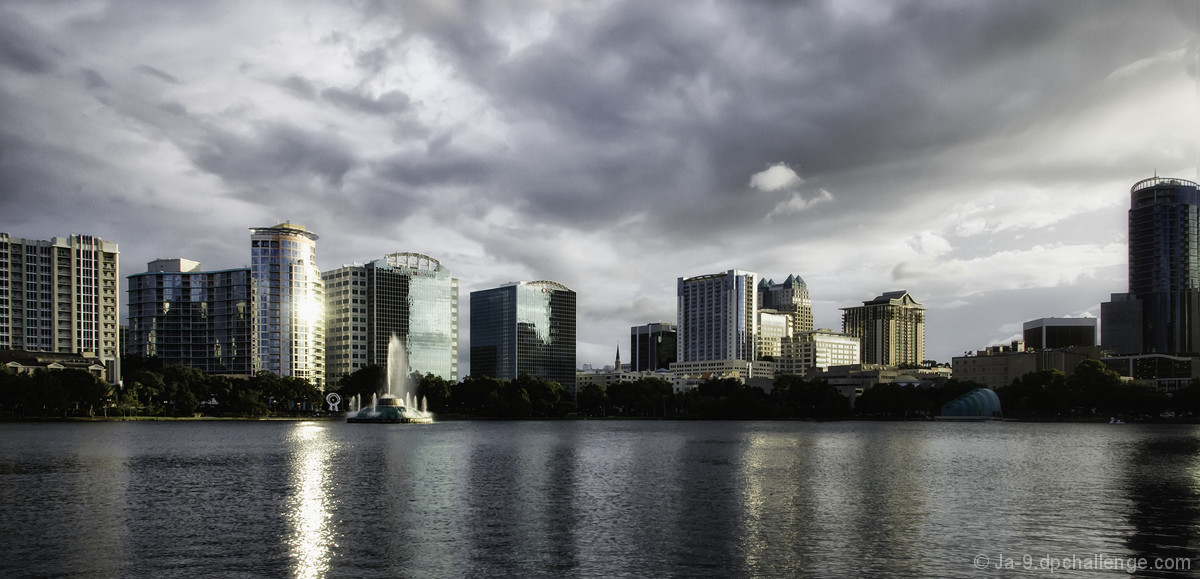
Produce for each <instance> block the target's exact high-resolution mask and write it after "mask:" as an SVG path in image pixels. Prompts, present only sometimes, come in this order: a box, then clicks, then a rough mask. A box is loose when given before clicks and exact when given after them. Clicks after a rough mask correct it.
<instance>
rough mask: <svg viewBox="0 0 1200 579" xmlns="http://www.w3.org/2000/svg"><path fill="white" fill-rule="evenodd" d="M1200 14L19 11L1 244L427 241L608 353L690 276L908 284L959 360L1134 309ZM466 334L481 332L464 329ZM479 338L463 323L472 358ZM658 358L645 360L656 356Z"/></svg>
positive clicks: (454, 264)
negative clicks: (1121, 304)
mask: <svg viewBox="0 0 1200 579" xmlns="http://www.w3.org/2000/svg"><path fill="white" fill-rule="evenodd" d="M1198 22H1200V17H1198V15H1197V3H1196V2H1193V1H1190V0H1181V1H1153V0H1151V1H1145V2H1126V1H1107V2H1106V1H1100V0H1086V1H1070V0H1056V1H1036V2H1027V1H1014V0H995V1H990V2H988V1H984V2H959V1H945V2H936V1H916V2H896V1H892V0H880V1H877V2H876V1H865V0H864V1H858V0H855V1H836V2H834V1H831V2H772V1H740V0H739V1H732V0H731V1H728V2H704V1H699V2H670V1H654V2H645V1H642V0H632V1H628V2H620V1H617V2H609V1H583V2H574V1H569V0H553V1H549V0H511V1H487V2H483V1H478V2H476V1H453V0H447V1H441V2H382V1H381V2H371V1H358V2H304V1H287V2H282V1H281V2H240V1H237V2H193V1H190V0H189V1H177V2H168V1H161V2H159V1H156V2H143V1H140V0H138V1H129V2H120V1H112V2H108V1H99V0H97V1H79V2H67V1H46V0H31V1H27V2H26V1H20V0H4V1H2V2H0V231H5V232H8V233H10V234H11V235H13V236H17V237H27V238H34V239H48V238H50V237H53V236H65V235H70V234H73V233H84V234H91V235H97V236H100V237H103V238H105V239H109V240H113V241H116V242H117V243H118V244H119V245H120V250H121V261H122V275H129V274H133V273H139V272H143V271H145V263H146V262H147V261H150V260H152V259H155V258H159V257H186V258H189V259H195V260H198V261H200V262H202V264H203V266H204V267H205V268H206V269H222V268H228V267H240V266H243V265H246V264H247V263H248V262H249V239H250V233H249V231H248V228H249V227H255V226H269V225H274V224H276V223H279V222H281V221H284V220H291V221H293V222H295V223H300V224H304V225H306V226H308V227H309V228H310V229H311V230H313V231H315V232H316V233H317V234H318V235H320V237H321V240H320V242H319V245H318V259H319V265H320V267H321V268H322V269H333V268H335V267H337V266H339V265H341V264H346V263H351V262H364V261H368V260H372V259H378V258H380V257H382V256H383V255H384V254H386V253H391V252H397V251H417V252H422V253H426V254H429V255H431V256H433V257H435V258H437V259H439V260H440V261H441V262H442V263H443V265H445V266H447V267H449V268H450V269H451V270H452V271H453V272H454V274H455V275H456V276H457V277H459V279H460V280H461V292H462V293H461V301H462V303H463V306H464V307H463V309H464V310H465V309H466V304H467V303H468V301H469V300H468V294H469V292H471V291H474V290H479V289H486V288H489V287H494V286H496V285H500V284H503V283H507V282H510V281H517V280H537V279H549V280H554V281H558V282H561V283H564V284H566V285H567V286H569V287H571V288H572V289H574V290H575V291H576V292H578V296H579V362H580V364H586V363H590V364H595V365H603V364H605V363H611V360H612V358H613V353H614V350H615V349H616V347H617V346H618V345H621V347H622V351H626V352H627V350H628V340H629V327H630V326H631V325H638V324H644V323H648V322H654V321H674V319H675V282H676V278H677V277H680V276H684V277H689V276H694V275H702V274H707V273H715V272H720V271H725V270H728V269H732V268H737V269H744V270H749V271H753V272H757V273H758V274H760V275H762V276H764V277H767V278H774V279H776V280H782V279H783V278H785V277H787V276H788V274H798V275H800V276H801V277H802V278H803V279H804V280H805V281H806V282H807V283H808V287H809V291H810V293H811V294H812V298H813V309H814V315H815V318H816V324H817V326H818V327H830V328H834V329H840V327H841V312H840V311H839V308H843V307H848V306H854V305H858V304H860V303H861V302H862V301H864V300H868V299H871V298H873V297H874V296H876V295H879V294H881V293H883V292H886V291H892V290H900V289H904V290H908V291H909V292H910V293H911V294H912V295H913V297H914V298H916V299H917V300H919V301H921V302H923V303H924V304H925V306H926V307H927V308H928V317H927V319H928V322H927V342H928V346H927V357H930V358H933V359H936V360H939V361H949V359H950V357H951V356H954V355H960V354H961V353H962V352H964V351H966V350H975V349H979V348H982V347H985V346H987V345H989V344H994V343H999V342H1002V341H1005V340H1008V339H1011V337H1012V336H1013V335H1014V334H1016V333H1018V332H1019V331H1020V325H1021V323H1022V322H1024V321H1027V320H1031V319H1035V318H1040V317H1050V316H1080V315H1098V312H1099V303H1100V302H1101V301H1103V300H1105V299H1107V297H1108V295H1109V294H1110V293H1112V292H1121V291H1124V290H1125V289H1126V270H1125V268H1126V244H1125V238H1126V230H1125V229H1126V226H1125V217H1126V210H1127V209H1128V204H1129V187H1130V185H1132V184H1133V183H1134V182H1135V181H1137V180H1139V179H1142V178H1146V177H1150V176H1152V175H1154V174H1155V172H1157V174H1159V175H1167V176H1175V177H1182V178H1186V179H1195V178H1196V171H1197V158H1198V144H1197V141H1198V137H1197V134H1198V127H1200V123H1198V122H1197V121H1198V118H1197V117H1198V105H1197V102H1198V97H1200V90H1198V86H1200V85H1198V83H1197V74H1196V70H1197V54H1198V41H1197V38H1198V31H1197V25H1198ZM464 313H465V312H464ZM468 328H469V319H468V318H464V319H463V330H464V331H463V339H464V344H463V348H462V350H463V356H464V358H465V357H466V355H467V353H468V349H467V347H466V346H467V344H466V342H467V341H468V340H469V332H468V331H467V329H468ZM626 358H628V354H626Z"/></svg>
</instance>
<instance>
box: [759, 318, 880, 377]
mask: <svg viewBox="0 0 1200 579" xmlns="http://www.w3.org/2000/svg"><path fill="white" fill-rule="evenodd" d="M860 346H861V344H860V343H859V340H858V338H855V337H853V336H847V335H846V334H842V333H840V332H835V331H833V330H830V329H827V328H822V329H819V330H813V331H809V332H797V333H796V334H795V335H794V336H792V337H790V338H787V339H785V340H783V341H782V343H781V351H780V356H779V357H778V358H776V360H775V374H776V375H779V374H796V375H798V376H807V375H809V374H811V373H813V372H816V371H821V370H827V369H829V368H830V367H833V366H852V365H855V364H860V363H861V358H860Z"/></svg>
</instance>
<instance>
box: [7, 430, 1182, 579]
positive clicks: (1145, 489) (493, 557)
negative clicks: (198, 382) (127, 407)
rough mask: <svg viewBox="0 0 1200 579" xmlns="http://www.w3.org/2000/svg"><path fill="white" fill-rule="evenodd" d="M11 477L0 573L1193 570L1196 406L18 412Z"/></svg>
mask: <svg viewBox="0 0 1200 579" xmlns="http://www.w3.org/2000/svg"><path fill="white" fill-rule="evenodd" d="M0 497H2V498H0V500H2V502H0V576H2V577H42V576H44V577H69V576H86V577H195V576H219V577H322V576H324V577H539V576H543V577H560V576H565V577H699V576H708V577H794V576H822V577H846V576H909V577H935V576H936V577H953V576H977V575H990V576H1016V575H1025V576H1032V575H1037V576H1050V575H1051V573H1050V570H1049V569H1047V568H1044V567H1045V566H1046V565H1051V566H1053V565H1054V564H1055V561H1056V560H1057V562H1058V563H1059V564H1062V563H1066V564H1068V565H1073V566H1075V567H1076V568H1078V567H1082V566H1085V565H1097V564H1099V565H1118V564H1120V565H1128V561H1129V560H1131V559H1133V560H1136V559H1138V558H1145V559H1146V563H1145V565H1146V567H1148V568H1147V569H1144V570H1139V571H1138V572H1137V573H1136V576H1163V577H1183V576H1196V575H1197V574H1198V573H1200V571H1190V570H1184V571H1178V570H1155V569H1154V566H1155V565H1156V564H1157V565H1159V566H1170V567H1172V568H1178V567H1180V566H1183V565H1184V564H1186V565H1189V566H1190V565H1193V564H1200V559H1198V557H1200V428H1197V427H1192V426H1168V425H1163V426H1143V425H1121V426H1117V425H1112V426H1110V425H1107V424H1021V423H968V424H951V423H940V422H938V423H864V422H840V423H796V422H660V421H653V422H622V421H604V422H601V421H562V422H440V423H436V424H433V425H401V424H396V425H375V424H345V423H342V422H332V421H330V422H146V423H115V422H105V423H51V424H29V423H7V424H0ZM1089 558H1090V559H1089ZM997 566H999V567H1001V569H997V568H996V567H997ZM1005 566H1012V567H1013V568H1012V569H1004V568H1003V567H1005ZM977 567H984V568H983V569H979V568H977ZM1093 574H1095V573H1093V572H1091V571H1087V570H1084V571H1079V570H1070V569H1061V568H1059V569H1056V570H1055V572H1054V573H1053V575H1054V576H1083V575H1089V576H1090V575H1093ZM1104 574H1107V575H1110V576H1129V574H1128V573H1126V572H1125V570H1124V568H1118V569H1115V570H1112V569H1110V570H1108V571H1107V572H1106V573H1104Z"/></svg>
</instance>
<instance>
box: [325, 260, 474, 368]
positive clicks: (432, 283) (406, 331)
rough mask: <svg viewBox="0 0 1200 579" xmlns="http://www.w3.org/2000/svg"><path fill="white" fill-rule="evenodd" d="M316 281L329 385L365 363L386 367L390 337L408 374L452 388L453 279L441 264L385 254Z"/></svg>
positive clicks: (455, 334) (455, 352)
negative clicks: (398, 343) (398, 344)
mask: <svg viewBox="0 0 1200 579" xmlns="http://www.w3.org/2000/svg"><path fill="white" fill-rule="evenodd" d="M321 275H322V278H323V279H324V280H325V315H326V336H325V338H326V339H325V363H326V368H327V381H328V382H330V383H334V382H336V381H337V380H339V379H341V377H343V376H346V375H349V374H351V373H353V372H354V371H355V370H358V369H361V368H362V367H364V366H366V365H368V364H376V365H379V366H385V367H386V366H387V362H388V343H389V341H390V340H391V337H392V336H393V335H394V336H396V337H397V338H400V339H401V340H403V342H404V347H405V350H406V353H407V354H408V366H409V370H410V371H411V372H416V373H418V374H421V375H425V374H434V375H436V376H440V377H442V378H445V379H446V380H449V381H451V382H458V279H456V278H454V277H453V276H452V275H451V273H450V270H449V269H447V268H445V267H444V266H443V265H442V264H441V262H439V261H438V260H436V259H434V258H432V257H429V256H427V255H422V254H419V253H392V254H389V255H387V256H385V257H384V258H383V259H380V260H377V261H373V262H370V263H367V264H365V265H348V266H343V267H341V268H338V269H335V270H332V271H327V272H325V273H323V274H321Z"/></svg>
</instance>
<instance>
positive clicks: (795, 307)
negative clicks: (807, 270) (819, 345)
mask: <svg viewBox="0 0 1200 579" xmlns="http://www.w3.org/2000/svg"><path fill="white" fill-rule="evenodd" d="M758 307H760V308H762V309H765V310H775V311H778V312H783V313H786V314H788V315H789V316H790V317H791V318H792V330H793V331H796V332H809V331H812V329H813V313H812V300H811V299H810V298H809V295H808V284H806V283H804V280H803V279H801V277H800V276H798V275H789V276H788V277H787V279H785V280H783V283H775V280H762V281H760V282H758Z"/></svg>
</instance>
